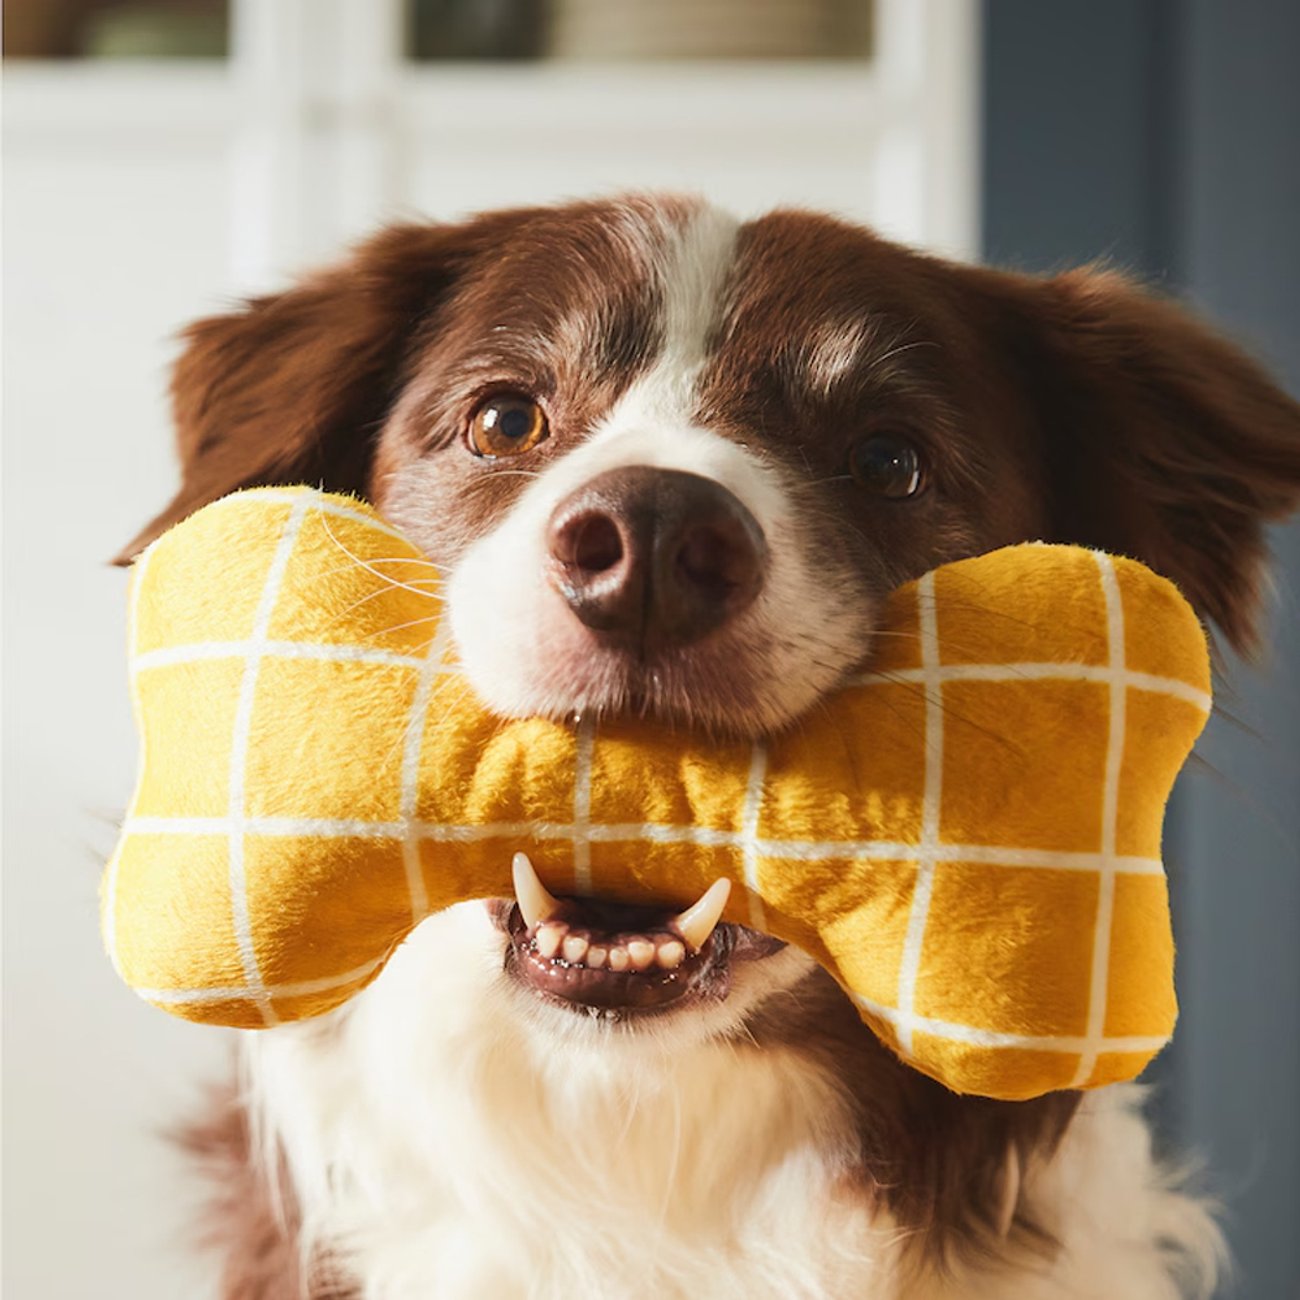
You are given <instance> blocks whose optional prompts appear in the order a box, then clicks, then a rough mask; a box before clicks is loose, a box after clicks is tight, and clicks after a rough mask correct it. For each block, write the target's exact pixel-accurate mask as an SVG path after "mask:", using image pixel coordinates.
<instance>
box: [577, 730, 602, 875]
mask: <svg viewBox="0 0 1300 1300" xmlns="http://www.w3.org/2000/svg"><path fill="white" fill-rule="evenodd" d="M595 744H596V720H595V716H594V715H592V714H584V715H583V716H582V717H581V718H579V719H578V734H577V751H578V752H577V755H576V757H575V759H574V772H573V828H572V836H573V887H574V889H575V890H576V891H577V892H578V893H579V894H590V893H591V764H592V759H593V752H594V750H595Z"/></svg>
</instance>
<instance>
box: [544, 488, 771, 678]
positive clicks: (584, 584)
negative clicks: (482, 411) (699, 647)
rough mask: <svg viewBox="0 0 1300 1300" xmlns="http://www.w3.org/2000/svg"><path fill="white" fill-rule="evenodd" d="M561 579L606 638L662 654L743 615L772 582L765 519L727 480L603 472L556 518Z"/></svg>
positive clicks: (553, 530) (556, 568)
mask: <svg viewBox="0 0 1300 1300" xmlns="http://www.w3.org/2000/svg"><path fill="white" fill-rule="evenodd" d="M548 544H549V548H550V564H549V568H548V576H549V579H550V582H551V585H552V586H553V587H554V588H555V590H556V591H558V592H559V593H560V595H561V596H563V597H564V599H565V600H566V601H568V603H569V607H570V608H571V609H572V610H573V612H574V614H576V615H577V617H578V618H579V619H580V620H581V621H582V622H583V623H584V624H586V626H587V627H589V628H591V630H592V631H593V632H595V633H597V634H598V635H599V636H600V638H601V639H602V640H603V641H606V642H607V643H609V644H611V645H615V646H618V647H619V648H620V649H625V650H632V651H635V652H637V653H641V654H646V653H653V652H654V651H656V650H664V649H668V648H671V647H673V646H682V645H687V644H689V643H690V642H692V641H697V640H699V638H701V637H702V636H704V635H706V634H707V633H709V632H711V631H713V629H714V628H717V627H720V626H721V625H722V624H723V623H725V622H726V621H727V620H728V619H730V618H734V617H735V616H736V615H737V614H738V613H739V612H740V611H741V610H743V609H744V608H745V607H746V606H747V605H749V604H750V602H751V601H753V599H754V597H755V596H757V595H758V593H759V590H760V589H761V588H762V585H763V575H764V572H765V570H766V568H767V545H766V543H765V541H764V539H763V531H762V529H761V528H760V527H759V526H758V522H757V520H755V518H754V516H753V515H752V514H750V512H749V511H748V510H747V509H746V508H745V506H744V505H743V504H742V503H741V502H740V501H739V500H738V499H737V498H736V497H735V496H734V495H733V494H732V493H731V492H729V491H728V490H727V489H726V488H724V487H723V486H722V485H721V484H720V483H717V482H715V481H714V480H713V479H710V478H704V477H702V476H700V475H698V474H687V473H684V472H682V471H680V470H670V469H654V468H651V467H649V466H642V465H637V466H629V467H625V468H622V469H612V470H607V471H606V472H605V473H603V474H599V475H597V476H596V477H595V478H593V479H591V480H590V481H589V482H588V483H586V484H585V485H584V486H583V487H581V488H579V489H578V490H577V491H576V492H574V493H573V494H572V495H571V496H570V497H568V498H567V499H565V500H564V501H562V502H561V503H560V504H559V505H558V506H557V507H556V509H555V512H554V513H553V514H552V515H551V519H550V524H549V526H548Z"/></svg>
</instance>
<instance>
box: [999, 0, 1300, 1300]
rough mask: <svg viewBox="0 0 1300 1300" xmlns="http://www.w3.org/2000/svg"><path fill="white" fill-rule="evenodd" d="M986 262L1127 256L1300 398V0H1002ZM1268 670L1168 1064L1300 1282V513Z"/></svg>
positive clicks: (1187, 912) (1262, 1241) (1182, 974)
mask: <svg viewBox="0 0 1300 1300" xmlns="http://www.w3.org/2000/svg"><path fill="white" fill-rule="evenodd" d="M984 76H985V105H984V122H983V128H984V148H985V164H984V186H985V188H984V213H983V219H984V231H985V241H984V242H985V253H986V256H987V257H988V259H989V260H991V261H1000V262H1009V263H1014V264H1018V265H1020V266H1023V267H1026V268H1032V269H1039V270H1048V269H1052V268H1054V267H1058V266H1062V265H1066V264H1069V263H1072V262H1078V261H1081V260H1086V259H1089V258H1093V257H1097V256H1103V255H1104V256H1109V257H1111V258H1112V259H1114V260H1115V261H1116V262H1118V263H1119V264H1121V265H1125V266H1128V267H1130V268H1132V269H1134V270H1136V271H1138V272H1140V273H1142V274H1144V275H1146V276H1147V277H1149V278H1150V279H1152V280H1154V281H1155V282H1157V283H1159V284H1162V285H1163V286H1164V287H1165V288H1166V289H1168V290H1170V291H1172V292H1176V293H1179V294H1181V295H1182V296H1184V297H1185V298H1186V299H1187V300H1188V301H1189V302H1190V303H1191V304H1192V305H1194V306H1195V307H1196V308H1197V309H1198V310H1200V311H1202V312H1203V313H1205V314H1207V315H1208V316H1210V317H1211V318H1212V319H1214V320H1216V321H1217V322H1218V323H1220V324H1221V325H1222V326H1223V327H1224V328H1225V329H1226V330H1227V331H1229V332H1230V333H1231V334H1234V335H1235V336H1237V337H1238V338H1239V339H1241V340H1242V341H1243V342H1245V343H1246V344H1247V345H1248V346H1249V347H1250V348H1251V350H1252V351H1254V352H1255V353H1256V355H1258V356H1260V357H1261V358H1263V359H1264V360H1265V361H1267V362H1269V363H1270V364H1271V365H1272V366H1273V367H1274V369H1275V370H1276V372H1277V374H1278V375H1279V376H1280V377H1281V378H1282V380H1283V382H1285V383H1286V384H1287V385H1288V386H1289V387H1290V389H1291V391H1292V392H1293V393H1300V3H1296V0H1234V2H1233V3H1228V0H1087V2H1086V3H1085V2H1081V0H1052V3H1044V2H1043V0H985V58H984ZM1273 541H1274V549H1275V553H1276V556H1277V568H1276V579H1277V588H1278V590H1277V596H1276V599H1275V601H1274V603H1273V608H1272V611H1271V618H1270V627H1269V635H1270V640H1271V643H1272V646H1273V650H1272V654H1271V657H1270V659H1269V660H1268V661H1267V662H1266V664H1264V665H1263V666H1257V667H1252V666H1248V665H1243V664H1240V663H1237V662H1229V664H1228V665H1227V668H1226V672H1225V679H1224V680H1223V681H1222V682H1221V683H1220V684H1219V686H1218V699H1219V705H1220V711H1221V715H1222V716H1219V717H1217V718H1216V719H1215V720H1214V721H1213V722H1212V723H1211V725H1210V727H1209V729H1208V731H1207V734H1206V736H1205V739H1204V740H1203V742H1202V744H1201V746H1200V748H1199V754H1200V757H1201V759H1202V760H1203V762H1202V764H1201V766H1200V767H1199V768H1197V769H1195V770H1192V771H1190V772H1189V773H1188V774H1187V776H1186V777H1184V779H1183V781H1182V782H1181V783H1180V787H1179V790H1178V792H1177V795H1176V797H1175V802H1174V805H1173V807H1172V809H1171V814H1170V822H1169V826H1168V832H1169V835H1168V843H1167V856H1168V859H1169V864H1170V873H1171V877H1172V879H1173V889H1174V898H1175V911H1176V929H1177V937H1178V942H1179V962H1180V965H1179V976H1178V978H1179V990H1180V996H1181V1000H1182V1007H1183V1015H1182V1020H1181V1022H1180V1024H1179V1028H1178V1033H1177V1036H1176V1039H1175V1044H1174V1047H1173V1048H1172V1049H1171V1050H1170V1051H1169V1052H1168V1053H1166V1055H1165V1057H1164V1058H1162V1060H1161V1061H1160V1062H1159V1063H1158V1066H1157V1068H1156V1069H1155V1070H1154V1071H1152V1077H1153V1079H1154V1080H1155V1082H1156V1084H1157V1087H1158V1089H1159V1096H1158V1105H1159V1107H1160V1120H1161V1123H1162V1127H1163V1129H1164V1134H1165V1137H1166V1139H1167V1140H1168V1141H1169V1143H1170V1145H1171V1147H1175V1148H1177V1149H1180V1150H1184V1151H1186V1150H1189V1149H1190V1150H1194V1151H1196V1152H1198V1153H1199V1154H1200V1155H1201V1156H1202V1157H1203V1158H1204V1160H1205V1163H1206V1166H1207V1177H1206V1181H1207V1182H1208V1183H1209V1184H1210V1185H1211V1186H1212V1187H1213V1188H1214V1190H1215V1191H1217V1193H1218V1194H1219V1195H1220V1196H1221V1197H1222V1199H1223V1200H1224V1202H1225V1204H1226V1206H1227V1226H1228V1229H1229V1234H1230V1237H1231V1240H1232V1245H1233V1250H1234V1253H1235V1255H1236V1260H1237V1265H1236V1277H1235V1280H1234V1281H1233V1282H1231V1283H1229V1284H1227V1285H1225V1286H1224V1288H1223V1291H1222V1294H1223V1295H1224V1296H1235V1297H1240V1300H1285V1298H1287V1297H1295V1296H1300V942H1297V937H1298V935H1300V596H1298V594H1297V593H1298V592H1300V526H1297V525H1294V524H1292V525H1286V526H1283V527H1279V528H1277V529H1275V531H1274V535H1273Z"/></svg>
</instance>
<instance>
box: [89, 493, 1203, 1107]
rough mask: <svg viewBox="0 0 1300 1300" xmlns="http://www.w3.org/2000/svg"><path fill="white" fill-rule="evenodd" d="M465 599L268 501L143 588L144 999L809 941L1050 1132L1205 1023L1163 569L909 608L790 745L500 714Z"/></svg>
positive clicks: (218, 997)
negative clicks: (1182, 907)
mask: <svg viewBox="0 0 1300 1300" xmlns="http://www.w3.org/2000/svg"><path fill="white" fill-rule="evenodd" d="M434 573H435V570H434V569H433V568H432V566H430V565H429V564H428V562H427V561H425V560H423V559H422V558H421V557H420V555H419V554H418V552H417V551H416V550H415V549H414V548H413V547H412V546H411V545H410V544H409V543H408V542H406V541H404V540H403V539H402V538H401V537H400V536H398V535H397V534H396V533H394V532H393V531H392V530H390V529H389V528H387V527H386V526H385V525H384V524H383V523H381V522H380V521H379V520H378V519H377V518H376V517H375V516H374V514H373V513H372V512H371V511H370V510H369V509H368V508H367V507H366V506H364V505H362V504H360V503H358V502H356V501H352V500H349V499H345V498H341V497H331V496H324V495H321V494H319V493H317V492H313V491H311V490H309V489H306V488H303V489H288V490H282V489H259V490H255V491H250V492H242V493H239V494H236V495H235V496H232V497H228V498H226V499H225V500H223V501H220V502H217V503H216V504H214V505H212V506H209V507H207V508H206V509H204V510H202V511H200V512H199V513H198V514H196V515H194V516H193V517H191V518H190V519H189V520H187V521H186V522H185V523H182V524H180V525H179V526H177V527H176V528H174V529H172V530H171V531H170V532H169V533H167V534H166V535H165V536H163V537H162V538H161V539H160V540H159V541H158V542H156V543H155V544H154V545H153V546H152V547H150V549H149V550H148V551H147V552H146V553H145V555H144V556H143V557H142V558H141V559H140V560H139V561H138V562H137V564H136V566H135V570H134V574H133V579H132V586H131V602H132V615H131V657H132V679H133V692H134V701H135V707H136V718H137V723H138V726H139V729H140V736H141V765H140V776H139V782H138V786H137V789H136V792H135V796H134V799H133V801H132V803H131V807H130V810H129V812H128V815H127V820H126V824H125V826H124V829H123V834H122V838H121V842H120V844H119V845H118V848H117V850H116V852H115V853H114V855H113V858H112V860H111V861H110V863H109V866H108V869H107V871H106V873H105V883H104V889H103V925H104V933H105V940H106V943H107V946H108V949H109V952H110V953H111V955H112V957H113V960H114V962H115V964H116V966H117V968H118V970H119V971H120V972H121V974H122V976H123V978H124V979H125V980H126V982H127V983H128V984H129V985H131V986H132V987H133V988H134V989H136V990H137V992H139V993H140V994H141V996H142V997H144V998H146V999H148V1000H149V1001H151V1002H153V1003H155V1004H156V1005H158V1006H160V1007H163V1008H165V1009H166V1010H168V1011H171V1012H173V1013H174V1014H176V1015H180V1016H185V1017H187V1018H189V1019H193V1020H200V1021H207V1022H210V1023H215V1024H222V1025H236V1026H242V1027H246V1028H256V1027H260V1026H263V1025H272V1024H276V1023H277V1022H281V1021H290V1020H297V1019H301V1018H304V1017H308V1016H315V1015H319V1014H321V1013H323V1012H326V1011H329V1010H331V1009H332V1008H334V1007H337V1006H339V1005H340V1004H341V1003H343V1002H344V1001H346V1000H347V999H348V998H350V997H351V996H353V995H354V994H355V993H357V992H358V991H359V990H360V989H362V988H363V987H364V986H365V985H366V984H367V983H369V982H370V981H371V980H372V979H374V978H375V976H376V975H377V974H378V973H379V972H380V970H381V969H382V967H383V964H384V962H385V960H386V958H387V957H388V955H389V954H390V953H391V952H392V950H393V948H394V947H395V946H396V945H397V944H399V943H400V942H401V941H402V940H403V939H404V938H405V937H406V936H407V934H409V933H410V931H411V929H412V928H413V927H414V926H415V925H416V924H418V923H419V921H420V920H421V919H422V918H423V917H424V916H425V915H426V914H428V913H429V912H430V911H432V910H435V909H438V908H442V907H446V906H448V905H450V904H452V903H456V902H459V901H462V900H466V899H473V898H486V897H495V896H506V897H508V896H510V893H511V879H510V863H511V858H512V855H513V853H514V851H515V850H518V849H525V850H526V851H527V852H528V853H529V854H530V855H531V857H532V859H533V861H534V863H535V865H536V867H537V870H538V872H539V874H540V876H541V878H542V879H543V881H545V883H546V884H547V885H548V886H549V888H551V889H552V890H553V891H554V892H556V893H561V894H563V893H577V894H585V893H588V892H591V893H596V894H600V895H605V896H609V897H612V898H617V899H621V900H625V901H642V902H648V901H656V902H662V903H666V904H672V905H678V906H684V905H686V904H688V903H690V902H691V901H693V900H694V899H695V898H697V897H698V896H699V895H700V893H701V892H702V891H703V890H704V889H705V888H706V887H707V886H708V885H709V884H710V883H711V882H712V881H713V880H714V879H716V878H717V877H719V876H726V877H729V878H730V879H731V880H732V881H733V882H734V884H735V886H736V888H733V891H732V896H731V902H730V904H729V907H728V911H727V916H728V918H729V919H731V920H734V921H738V922H741V923H745V924H750V925H755V926H758V927H760V928H762V929H764V930H766V931H767V932H769V933H770V934H773V935H775V936H776V937H778V938H781V939H785V940H787V941H789V942H791V943H794V944H797V945H799V946H800V947H801V948H803V949H804V950H806V951H807V952H808V953H810V954H811V955H812V956H813V957H814V958H816V960H817V961H819V962H820V963H821V964H822V965H823V966H825V967H826V969H827V970H828V971H830V972H831V974H833V975H834V976H835V978H836V979H837V980H838V981H839V982H840V984H841V985H842V986H843V987H844V988H845V990H846V991H847V992H848V993H849V995H850V996H851V997H852V998H853V999H854V1000H855V1002H856V1003H857V1005H858V1007H859V1009H860V1011H861V1014H862V1016H863V1018H864V1019H865V1020H866V1021H867V1023H868V1024H869V1025H870V1026H871V1027H872V1028H873V1029H874V1030H875V1031H876V1033H878V1034H879V1035H880V1037H881V1038H882V1039H884V1041H886V1042H887V1043H888V1044H890V1046H892V1047H893V1048H894V1049H895V1050H896V1051H897V1052H898V1053H899V1054H900V1055H901V1056H902V1057H903V1058H904V1059H905V1060H907V1061H909V1062H910V1063H912V1064H913V1065H915V1066H916V1067H917V1068H918V1069H920V1070H922V1071H924V1072H925V1073H927V1074H929V1075H932V1076H933V1077H934V1078H936V1079H939V1080H940V1081H941V1082H943V1083H945V1084H946V1085H948V1086H949V1087H950V1088H953V1089H955V1090H957V1091H960V1092H974V1093H981V1094H984V1095H987V1096H994V1097H1004V1098H1024V1097H1030V1096H1034V1095H1037V1094H1039V1093H1042V1092H1045V1091H1049V1090H1051V1089H1055V1088H1062V1087H1069V1086H1082V1087H1091V1086H1097V1085H1099V1084H1103V1083H1108V1082H1112V1081H1116V1080H1120V1079H1128V1078H1132V1077H1133V1076H1135V1075H1136V1074H1137V1073H1138V1072H1139V1071H1140V1070H1141V1069H1142V1067H1143V1066H1144V1065H1145V1064H1146V1062H1147V1061H1148V1060H1149V1059H1150V1058H1151V1057H1152V1056H1153V1055H1154V1054H1155V1053H1156V1052H1157V1051H1158V1050H1159V1049H1160V1047H1161V1046H1162V1045H1163V1044H1164V1043H1165V1042H1166V1040H1167V1039H1168V1037H1169V1035H1170V1033H1171V1031H1172V1028H1173V1022H1174V1016H1175V1002H1174V994H1173V944H1172V939H1171V935H1170V924H1169V909H1168V898H1167V892H1166V882H1165V877H1164V873H1163V870H1162V867H1161V862H1160V829H1161V821H1162V817H1163V810H1164V804H1165V801H1166V799H1167V797H1168V794H1169V789H1170V786H1171V785H1172V782H1173V779H1174V777H1175V775H1176V774H1177V772H1178V769H1179V767H1180V766H1181V765H1182V763H1183V760H1184V759H1185V758H1186V756H1187V753H1188V751H1189V750H1190V748H1191V746H1192V743H1193V742H1194V740H1195V738H1196V736H1197V734H1198V733H1199V732H1200V729H1201V727H1202V725H1203V723H1204V720H1205V717H1206V714H1207V711H1208V708H1209V694H1208V692H1209V670H1208V662H1207V654H1206V646H1205V639H1204V636H1203V633H1202V631H1201V629H1200V626H1199V624H1198V622H1197V619H1196V617H1195V616H1194V614H1193V613H1192V611H1191V609H1190V608H1189V607H1188V606H1187V604H1186V602H1185V601H1184V600H1183V599H1182V597H1181V596H1180V595H1179V594H1178V592H1177V591H1176V590H1175V589H1174V588H1173V586H1171V585H1170V584H1169V583H1168V582H1166V581H1165V580H1164V579H1163V578H1159V577H1157V576H1156V575H1155V574H1153V573H1151V572H1150V571H1149V570H1147V569H1145V568H1144V567H1142V566H1141V565H1139V564H1137V563H1135V562H1133V561H1130V560H1124V559H1117V558H1111V557H1108V556H1104V555H1099V554H1096V553H1094V552H1091V551H1087V550H1082V549H1079V548H1075V547H1063V546H1041V545H1025V546H1016V547H1010V548H1008V549H1006V550H1002V551H998V552H995V553H994V554H992V555H988V556H984V557H981V558H978V559H973V560H964V561H961V562H959V563H956V564H950V565H946V566H944V567H942V568H940V569H937V570H936V571H935V572H934V573H932V574H929V575H927V576H926V577H925V578H923V579H921V580H920V581H919V582H915V583H912V584H910V585H908V586H907V587H904V588H902V589H901V590H900V591H899V592H897V593H896V594H895V595H894V596H893V597H892V598H891V600H890V602H889V605H888V608H887V610H886V612H885V624H886V628H887V629H888V630H889V632H890V633H891V635H888V636H884V637H882V638H881V639H880V642H879V649H878V651H877V653H876V654H875V657H874V659H873V661H872V663H871V671H870V672H869V673H868V674H866V675H864V676H863V678H862V679H861V681H860V682H858V683H855V684H852V685H850V686H848V687H847V688H845V689H844V690H842V691H841V692H840V693H839V694H838V695H837V696H836V697H835V698H834V699H832V700H831V701H829V702H828V705H827V707H825V708H822V709H818V710H816V711H815V712H814V713H813V714H812V715H810V716H809V718H808V719H807V720H806V721H805V722H804V723H802V724H800V725H797V726H795V727H793V728H791V729H790V730H788V731H787V732H785V733H782V734H781V735H778V736H776V737H773V738H770V739H769V740H767V741H766V742H761V743H749V742H740V741H736V742H732V743H726V742H722V743H711V742H708V741H706V740H703V739H699V738H694V737H690V736H685V735H682V734H681V733H680V732H674V731H670V730H669V729H667V728H660V727H657V726H654V725H650V724H646V723H642V722H631V721H628V722H618V723H609V724H602V725H601V726H600V727H599V728H598V729H594V728H592V727H590V726H587V725H580V726H579V727H578V728H577V730H575V729H574V728H571V727H570V726H567V725H564V724H560V723H555V722H547V721H540V720H536V719H533V720H522V721H503V720H501V719H499V718H496V717H494V716H492V715H491V714H489V713H488V712H487V711H486V710H485V709H484V707H483V706H482V705H481V704H479V703H478V702H477V701H476V699H475V698H474V696H473V694H472V692H471V691H470V690H469V688H468V686H467V684H466V682H465V681H464V679H463V678H462V677H461V676H459V674H458V673H457V671H456V668H455V664H454V660H453V655H452V650H451V646H450V644H449V638H448V635H447V626H446V622H445V621H440V613H441V607H440V601H439V598H438V595H437V582H436V580H435V579H434V578H432V577H431V575H432V574H434Z"/></svg>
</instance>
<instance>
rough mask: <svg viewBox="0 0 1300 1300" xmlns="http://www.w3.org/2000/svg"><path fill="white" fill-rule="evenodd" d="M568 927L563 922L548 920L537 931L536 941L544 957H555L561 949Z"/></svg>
mask: <svg viewBox="0 0 1300 1300" xmlns="http://www.w3.org/2000/svg"><path fill="white" fill-rule="evenodd" d="M568 928H569V927H568V926H567V925H564V924H562V923H557V922H555V921H547V922H546V923H545V924H544V925H542V926H541V927H540V928H539V929H538V931H537V938H536V940H535V941H534V942H535V943H536V944H537V951H538V952H540V953H541V954H542V956H543V957H547V958H549V957H554V956H555V954H556V953H557V952H559V951H560V945H561V944H562V943H563V942H564V936H565V933H566V932H567V930H568Z"/></svg>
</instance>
